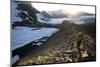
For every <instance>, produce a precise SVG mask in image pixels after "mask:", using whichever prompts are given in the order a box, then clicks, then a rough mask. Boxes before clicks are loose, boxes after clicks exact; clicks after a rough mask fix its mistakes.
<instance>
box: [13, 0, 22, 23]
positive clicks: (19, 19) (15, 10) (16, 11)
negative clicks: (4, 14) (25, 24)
mask: <svg viewBox="0 0 100 67" xmlns="http://www.w3.org/2000/svg"><path fill="white" fill-rule="evenodd" d="M11 3H12V5H11V21H12V22H16V21H21V20H22V19H21V18H20V17H19V16H18V14H17V13H18V10H17V9H16V8H17V6H18V5H17V4H18V3H15V1H14V0H12V2H11Z"/></svg>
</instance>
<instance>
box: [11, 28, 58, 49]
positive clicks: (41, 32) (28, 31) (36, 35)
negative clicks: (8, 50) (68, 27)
mask: <svg viewBox="0 0 100 67" xmlns="http://www.w3.org/2000/svg"><path fill="white" fill-rule="evenodd" d="M35 29H36V28H29V27H16V28H15V29H13V30H12V50H14V49H16V48H19V47H22V46H24V45H26V44H28V43H30V42H32V41H35V40H38V39H41V38H43V37H50V36H51V35H52V34H53V33H55V32H57V31H58V29H56V28H41V29H37V30H35ZM37 45H38V44H37Z"/></svg>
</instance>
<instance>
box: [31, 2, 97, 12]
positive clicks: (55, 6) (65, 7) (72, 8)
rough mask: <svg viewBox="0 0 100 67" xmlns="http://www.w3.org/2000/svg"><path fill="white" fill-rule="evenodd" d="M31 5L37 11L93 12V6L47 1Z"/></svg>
mask: <svg viewBox="0 0 100 67" xmlns="http://www.w3.org/2000/svg"><path fill="white" fill-rule="evenodd" d="M32 6H34V7H35V8H36V9H38V10H39V11H44V10H45V11H53V10H64V11H66V12H69V13H72V14H74V13H77V12H89V13H95V7H92V6H79V5H63V4H47V3H32Z"/></svg>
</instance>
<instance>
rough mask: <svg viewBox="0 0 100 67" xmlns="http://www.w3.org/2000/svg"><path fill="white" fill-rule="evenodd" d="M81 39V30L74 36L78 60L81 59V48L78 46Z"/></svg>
mask: <svg viewBox="0 0 100 67" xmlns="http://www.w3.org/2000/svg"><path fill="white" fill-rule="evenodd" d="M82 41H83V33H82V32H79V33H78V34H77V36H76V43H77V49H78V53H79V59H80V60H81V59H82V55H81V49H80V46H81V43H82Z"/></svg>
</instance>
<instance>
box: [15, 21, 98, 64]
mask: <svg viewBox="0 0 100 67" xmlns="http://www.w3.org/2000/svg"><path fill="white" fill-rule="evenodd" d="M64 22H66V23H62V24H61V25H59V26H58V28H59V29H60V31H59V32H57V33H55V34H54V35H53V36H52V37H50V38H49V39H48V40H47V42H46V43H44V44H43V45H42V46H39V47H37V48H36V49H33V50H32V51H30V52H28V53H27V54H26V55H25V56H24V57H23V58H21V59H20V60H19V61H18V62H17V63H16V64H15V65H38V64H53V63H73V62H75V63H76V62H85V61H95V60H96V41H95V38H93V37H91V36H90V35H89V34H87V33H86V32H84V31H82V29H80V27H78V26H75V25H74V24H71V23H68V22H67V21H64ZM80 31H81V32H82V33H83V36H84V40H83V42H82V43H81V46H80V49H81V51H80V52H81V57H82V59H80V58H79V55H80V54H79V53H78V49H77V41H76V39H75V38H76V35H77V34H78V32H80Z"/></svg>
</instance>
